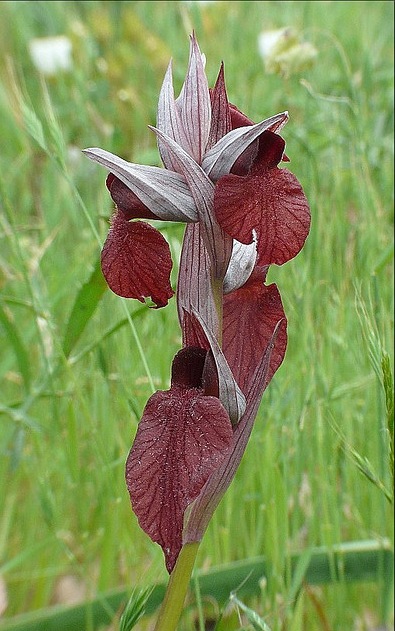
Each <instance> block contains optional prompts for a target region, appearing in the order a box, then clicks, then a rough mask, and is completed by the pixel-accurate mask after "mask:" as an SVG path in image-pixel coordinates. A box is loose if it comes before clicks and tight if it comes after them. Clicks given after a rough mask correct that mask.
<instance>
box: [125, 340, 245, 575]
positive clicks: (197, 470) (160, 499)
mask: <svg viewBox="0 0 395 631" xmlns="http://www.w3.org/2000/svg"><path fill="white" fill-rule="evenodd" d="M194 350H195V349H184V350H182V351H180V353H183V354H184V358H183V359H182V360H181V363H182V362H183V361H185V363H186V364H187V365H188V363H190V362H191V361H194V357H193V352H194ZM197 350H198V351H199V349H197ZM188 355H189V356H188ZM188 379H189V373H188V377H187V381H188ZM232 436H233V432H232V426H231V424H230V421H229V417H228V415H227V413H226V412H225V410H224V408H223V406H222V405H221V403H220V401H219V400H218V399H217V398H215V397H212V396H205V395H204V394H203V391H202V390H201V389H200V388H197V387H191V386H190V385H187V386H185V385H184V384H180V383H174V379H173V382H172V386H171V389H170V390H168V391H166V392H156V393H155V394H154V395H153V396H152V397H151V398H150V399H149V401H148V403H147V405H146V407H145V410H144V414H143V417H142V419H141V421H140V424H139V427H138V430H137V434H136V438H135V441H134V444H133V447H132V449H131V451H130V453H129V456H128V459H127V463H126V482H127V486H128V490H129V494H130V499H131V502H132V507H133V510H134V512H135V514H136V515H137V518H138V520H139V523H140V526H141V528H142V529H143V530H144V531H145V532H146V533H147V534H148V535H149V536H150V537H151V539H152V540H153V541H155V542H157V543H159V545H160V546H161V547H162V549H163V552H164V554H165V559H166V567H167V570H168V572H169V573H170V572H171V571H172V569H173V567H174V564H175V562H176V560H177V556H178V554H179V552H180V550H181V547H182V530H183V520H184V513H185V509H186V508H187V506H188V505H189V504H190V503H191V502H192V501H193V500H194V499H195V498H196V497H197V496H198V494H199V493H200V491H201V489H202V487H203V486H204V484H205V483H206V481H207V480H208V478H209V477H210V475H211V474H212V473H213V471H215V469H217V468H218V466H219V465H220V464H221V463H222V462H223V460H224V458H225V457H226V455H227V453H228V450H229V447H230V445H231V441H232Z"/></svg>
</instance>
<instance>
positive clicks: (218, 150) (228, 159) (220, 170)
mask: <svg viewBox="0 0 395 631" xmlns="http://www.w3.org/2000/svg"><path fill="white" fill-rule="evenodd" d="M287 120H288V112H282V113H281V114H276V115H275V116H271V117H270V118H267V119H266V120H264V121H261V122H260V123H257V124H256V125H249V126H248V127H238V128H237V129H232V131H230V132H229V133H228V134H226V136H224V137H223V138H221V139H220V140H219V141H218V142H217V143H216V144H215V145H214V146H213V147H212V148H211V149H210V150H209V151H207V153H206V155H205V156H204V159H203V162H202V168H203V170H204V171H205V172H206V173H207V175H208V176H209V177H210V179H211V180H213V182H216V181H217V180H218V179H219V178H220V177H222V176H223V175H226V174H227V173H229V171H230V170H231V168H232V166H233V165H234V163H235V162H236V160H237V158H239V157H240V155H241V154H242V153H243V151H245V150H246V149H247V147H249V145H251V143H253V142H254V141H255V140H256V139H257V138H259V136H260V135H261V134H262V133H263V132H264V131H266V130H269V131H278V130H279V129H281V127H283V126H284V125H285V123H286V122H287Z"/></svg>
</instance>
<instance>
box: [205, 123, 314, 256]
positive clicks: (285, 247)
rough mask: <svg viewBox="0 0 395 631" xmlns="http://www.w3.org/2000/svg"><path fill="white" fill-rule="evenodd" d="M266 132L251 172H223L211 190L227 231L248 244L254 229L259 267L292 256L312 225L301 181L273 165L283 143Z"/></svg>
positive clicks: (218, 213)
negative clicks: (228, 173)
mask: <svg viewBox="0 0 395 631" xmlns="http://www.w3.org/2000/svg"><path fill="white" fill-rule="evenodd" d="M266 134H268V135H267V136H266V140H267V143H266V148H265V150H264V151H263V153H262V154H261V151H260V154H261V155H260V157H259V159H258V160H257V162H255V163H254V165H253V167H252V169H251V172H250V173H249V175H246V176H239V175H233V174H232V175H226V176H224V177H222V178H221V179H220V180H219V181H218V182H217V185H216V187H215V193H214V209H215V214H216V217H217V220H218V222H219V224H220V225H221V226H222V228H223V229H224V230H225V232H227V233H228V234H230V235H231V236H232V237H233V238H234V239H237V240H238V241H241V243H245V244H247V243H252V241H253V239H254V232H255V233H256V235H257V250H258V261H257V263H258V265H261V266H264V265H270V264H272V263H275V264H277V265H282V264H283V263H285V262H286V261H289V260H290V259H292V258H293V257H294V256H296V255H297V254H298V253H299V252H300V250H301V249H302V247H303V245H304V242H305V240H306V238H307V235H308V233H309V230H310V209H309V205H308V202H307V199H306V197H305V194H304V192H303V189H302V187H301V185H300V184H299V182H298V180H297V178H296V177H295V176H294V175H293V174H292V173H290V172H289V171H288V170H287V169H279V168H278V167H277V166H275V164H274V162H275V161H276V160H277V159H281V155H282V153H283V147H284V144H285V143H284V141H283V140H282V138H280V136H277V135H276V134H272V133H271V132H266ZM264 146H265V145H264ZM280 154H281V155H280Z"/></svg>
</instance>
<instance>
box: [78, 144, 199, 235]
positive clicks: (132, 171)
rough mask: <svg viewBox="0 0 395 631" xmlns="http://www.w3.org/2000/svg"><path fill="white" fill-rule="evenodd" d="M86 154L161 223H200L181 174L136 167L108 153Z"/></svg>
mask: <svg viewBox="0 0 395 631" xmlns="http://www.w3.org/2000/svg"><path fill="white" fill-rule="evenodd" d="M84 153H85V155H86V156H88V158H90V159H91V160H93V161H94V162H98V164H101V165H102V166H104V167H106V168H107V169H108V170H109V171H111V173H114V174H115V175H116V176H117V177H118V178H119V179H120V180H121V181H122V182H123V183H124V184H126V186H128V187H129V188H130V189H131V190H132V191H133V193H134V194H135V195H137V197H138V198H139V199H140V200H141V201H142V202H143V204H145V205H146V206H147V208H149V210H151V212H153V213H154V214H155V215H156V216H157V217H159V218H160V219H163V220H169V221H186V222H188V221H197V211H196V206H195V203H194V200H193V197H192V195H191V192H190V190H189V188H188V186H187V184H186V182H185V180H184V178H183V177H182V176H181V175H179V174H178V173H174V171H168V170H167V169H161V168H159V167H153V166H143V165H141V164H133V163H132V162H127V161H126V160H123V159H122V158H119V157H118V156H116V155H114V154H113V153H110V152H109V151H105V150H104V149H99V148H91V149H84Z"/></svg>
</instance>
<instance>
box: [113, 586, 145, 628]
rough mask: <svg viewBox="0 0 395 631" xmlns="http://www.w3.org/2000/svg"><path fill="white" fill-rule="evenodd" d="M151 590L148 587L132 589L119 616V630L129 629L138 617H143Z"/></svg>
mask: <svg viewBox="0 0 395 631" xmlns="http://www.w3.org/2000/svg"><path fill="white" fill-rule="evenodd" d="M151 591H152V590H150V589H144V590H139V591H136V590H133V592H132V595H131V596H130V598H129V600H128V603H127V605H126V607H125V609H124V611H123V614H122V616H121V620H120V623H119V631H131V629H133V627H134V626H135V625H136V624H137V622H138V621H139V620H140V618H142V617H143V615H144V613H145V607H146V604H147V600H148V598H149V595H150V592H151Z"/></svg>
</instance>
